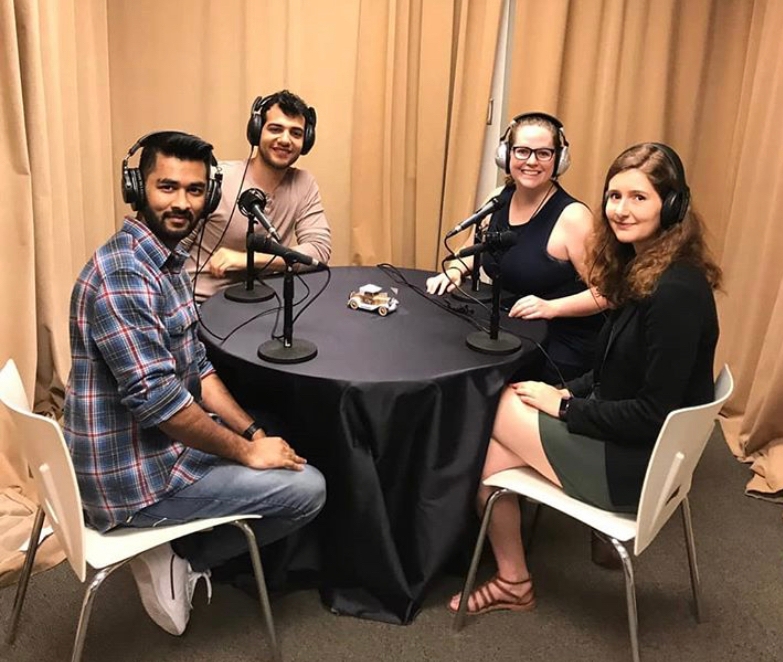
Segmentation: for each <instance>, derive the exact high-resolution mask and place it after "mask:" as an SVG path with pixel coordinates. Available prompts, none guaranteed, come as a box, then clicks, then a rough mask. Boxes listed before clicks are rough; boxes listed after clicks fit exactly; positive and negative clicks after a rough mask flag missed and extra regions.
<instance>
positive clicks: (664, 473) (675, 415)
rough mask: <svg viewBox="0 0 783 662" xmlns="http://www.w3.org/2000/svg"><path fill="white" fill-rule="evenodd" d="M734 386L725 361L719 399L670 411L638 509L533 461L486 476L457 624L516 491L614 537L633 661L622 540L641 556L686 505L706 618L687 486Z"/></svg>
mask: <svg viewBox="0 0 783 662" xmlns="http://www.w3.org/2000/svg"><path fill="white" fill-rule="evenodd" d="M733 389H734V380H733V378H732V376H731V371H730V370H729V368H728V366H724V367H723V370H721V373H720V375H719V376H718V380H717V382H716V384H715V400H713V401H712V402H710V403H708V404H705V405H700V406H698V407H687V408H684V409H678V410H676V411H673V412H671V413H670V414H669V415H668V416H667V417H666V420H665V421H664V424H663V427H662V428H661V432H660V434H659V435H658V440H657V441H656V442H655V447H654V449H653V452H652V456H651V458H650V463H649V465H648V466H647V474H646V475H645V478H644V484H643V486H642V494H641V498H640V501H639V510H638V511H637V514H636V515H633V514H622V513H614V512H611V511H607V510H601V509H600V508H596V507H594V506H591V505H588V504H586V503H584V502H582V501H579V500H577V499H574V498H572V497H570V496H567V495H566V494H565V493H564V492H563V490H562V489H561V488H559V487H557V486H556V485H554V484H553V483H551V482H549V481H548V480H547V479H546V478H544V477H543V476H541V474H539V473H537V472H536V471H534V470H532V469H530V468H528V467H521V468H517V469H507V470H506V471H501V472H499V473H496V474H494V475H492V476H489V477H488V478H487V479H485V480H484V485H487V486H489V487H495V488H497V491H495V492H493V493H492V495H491V496H490V497H489V499H488V500H487V505H486V508H485V510H484V517H483V520H482V522H481V529H480V531H479V536H478V540H477V541H476V548H475V551H474V554H473V560H472V562H471V565H470V570H469V571H468V577H467V579H466V581H465V586H464V588H463V591H462V597H461V598H460V605H459V610H458V612H457V615H456V616H455V618H454V629H455V630H459V629H460V628H461V627H462V624H463V622H464V619H465V612H466V610H467V605H468V597H469V596H470V593H471V592H472V590H473V584H474V582H475V579H476V570H477V568H478V563H479V558H480V557H481V550H482V547H483V545H484V538H485V536H486V533H487V526H488V524H489V521H490V517H491V515H492V508H493V506H494V504H495V502H496V501H497V500H498V499H499V498H500V497H502V496H504V495H506V494H512V493H514V494H518V495H520V496H523V497H526V498H529V499H532V500H534V501H537V502H538V503H540V504H543V505H547V506H550V507H552V508H555V509H556V510H559V511H560V512H562V513H565V514H566V515H569V516H570V517H573V518H574V519H577V520H579V521H580V522H583V523H584V524H587V526H589V527H591V528H592V529H594V530H595V531H597V532H598V533H599V534H602V535H603V536H605V537H606V538H608V539H609V540H610V541H611V543H612V545H613V546H614V548H615V549H616V550H617V552H618V554H619V555H620V558H621V559H622V562H623V571H624V573H625V593H626V601H627V603H628V627H629V630H630V634H631V649H632V652H633V660H634V662H639V659H640V658H639V639H638V618H637V613H636V586H635V584H634V576H633V567H632V565H631V558H630V556H629V555H628V551H627V550H626V548H625V547H624V546H623V545H622V544H621V543H623V542H627V541H629V540H634V554H635V555H636V556H639V554H641V553H642V552H643V551H644V550H645V549H646V548H647V546H648V545H649V544H650V543H651V542H652V541H653V540H654V539H655V536H657V535H658V532H659V531H660V530H661V528H662V527H663V525H664V524H665V523H666V522H667V521H668V520H669V518H670V517H671V515H672V513H674V511H675V510H676V509H677V507H678V506H680V505H681V506H682V510H681V512H682V522H683V527H684V530H685V539H686V548H687V550H688V564H689V566H690V572H691V589H692V591H693V599H694V603H695V611H696V620H697V621H698V622H701V616H702V611H701V586H700V583H699V570H698V567H697V565H696V548H695V545H694V541H693V528H692V525H691V511H690V505H689V503H688V492H690V489H691V479H692V477H693V471H694V470H695V468H696V464H697V463H698V461H699V458H700V457H701V455H702V453H703V452H704V447H705V446H706V445H707V440H708V439H709V438H710V435H711V434H712V431H713V428H714V426H715V419H716V418H717V416H718V413H719V412H720V409H721V407H722V406H723V404H724V403H725V402H726V400H727V399H728V398H729V396H730V395H731V392H732V390H733Z"/></svg>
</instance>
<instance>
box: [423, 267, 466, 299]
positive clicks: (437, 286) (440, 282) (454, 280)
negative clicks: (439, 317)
mask: <svg viewBox="0 0 783 662" xmlns="http://www.w3.org/2000/svg"><path fill="white" fill-rule="evenodd" d="M460 283H462V270H461V269H459V268H457V267H449V268H448V269H446V273H442V274H438V275H437V276H432V277H431V278H428V279H427V294H438V295H441V294H445V293H446V292H451V291H452V290H453V289H454V288H455V287H457V285H459V284H460Z"/></svg>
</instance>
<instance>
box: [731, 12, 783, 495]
mask: <svg viewBox="0 0 783 662" xmlns="http://www.w3.org/2000/svg"><path fill="white" fill-rule="evenodd" d="M781 30H783V6H781V5H780V3H775V2H758V3H756V4H755V5H754V8H753V14H752V22H751V29H750V32H749V40H748V52H749V53H752V54H754V57H752V58H749V59H748V61H747V63H746V67H745V72H746V75H745V80H744V85H743V89H742V95H741V96H740V97H739V100H740V102H739V104H738V113H737V116H736V119H735V121H736V128H735V132H734V140H733V141H732V152H731V158H730V159H728V160H727V161H726V163H727V164H729V163H730V164H731V165H732V166H733V168H732V170H733V173H734V178H735V185H734V187H733V190H732V191H731V198H730V204H729V205H727V208H728V214H727V215H728V220H727V224H726V238H725V246H724V250H723V266H724V269H725V276H726V291H727V293H728V297H727V298H726V301H725V303H724V305H723V306H722V308H721V311H720V312H721V323H722V327H723V340H722V352H721V354H722V356H723V357H725V360H727V361H728V362H729V363H730V364H732V365H733V366H734V369H735V374H736V375H737V381H738V396H737V397H735V398H734V399H733V400H732V403H731V404H732V410H733V411H734V412H735V413H739V414H741V422H740V426H739V433H738V434H737V435H731V436H729V444H730V446H731V448H732V451H733V452H734V453H735V455H736V456H737V457H738V458H739V459H741V460H742V461H745V462H748V463H750V466H751V470H752V477H751V480H750V482H749V483H748V486H747V492H748V493H749V494H751V495H753V496H759V497H764V498H769V499H772V500H777V501H779V502H783V410H781V407H780V403H781V401H783V349H781V348H782V347H783V345H782V344H781V342H780V338H781V337H783V263H782V262H781V260H780V255H781V252H783V232H781V230H780V220H779V218H778V209H779V207H780V205H781V204H783V154H782V153H781V151H780V147H779V144H778V143H779V141H778V140H776V139H775V138H774V137H775V136H777V135H778V133H779V127H780V126H781V123H782V122H783V65H782V64H781V62H782V60H781V50H782V49H781V45H780V34H781Z"/></svg>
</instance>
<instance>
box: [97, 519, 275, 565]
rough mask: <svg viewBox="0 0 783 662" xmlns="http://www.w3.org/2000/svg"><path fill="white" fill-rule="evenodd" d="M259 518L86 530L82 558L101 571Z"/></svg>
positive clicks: (203, 520)
mask: <svg viewBox="0 0 783 662" xmlns="http://www.w3.org/2000/svg"><path fill="white" fill-rule="evenodd" d="M260 517H261V516H260V515H229V516H227V517H213V518H209V519H201V520H195V521H193V522H188V523H187V524H177V525H175V526H161V527H156V528H143V529H136V528H122V529H114V530H112V531H109V532H108V533H99V532H98V531H96V530H95V529H91V528H89V527H85V529H84V543H85V544H84V548H85V558H86V560H87V563H89V564H90V566H91V567H93V568H95V569H96V570H100V569H101V568H106V567H108V566H110V565H114V564H115V563H118V562H120V561H124V560H125V559H129V558H132V557H134V556H136V555H137V554H141V553H142V552H146V551H147V550H149V549H152V548H153V547H157V546H158V545H162V544H163V543H167V542H170V541H172V540H176V539H177V538H181V537H182V536H186V535H189V534H191V533H198V532H199V531H204V530H206V529H211V528H214V527H216V526H220V525H222V524H229V523H230V522H236V521H237V520H247V519H260Z"/></svg>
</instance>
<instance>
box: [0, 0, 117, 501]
mask: <svg viewBox="0 0 783 662" xmlns="http://www.w3.org/2000/svg"><path fill="white" fill-rule="evenodd" d="M0 43H1V44H2V46H1V47H0V48H2V54H3V57H2V62H3V69H2V71H1V72H0V77H1V78H0V82H1V83H2V87H3V97H2V102H1V105H0V108H2V117H3V121H2V125H1V126H0V154H2V157H1V159H2V160H1V161H0V163H1V164H2V165H0V167H1V168H2V176H3V180H4V181H5V182H6V189H5V195H4V200H3V202H4V205H3V207H4V213H3V214H2V215H0V232H1V233H2V236H3V237H4V241H3V242H0V289H2V291H3V297H4V300H3V301H4V305H3V311H4V314H3V315H2V316H0V361H2V362H5V360H6V359H7V358H14V359H15V360H16V362H17V365H18V366H19V369H20V371H21V374H22V377H23V379H24V382H25V386H26V389H27V392H28V394H30V395H32V396H33V402H34V404H35V407H36V410H38V411H57V409H58V408H59V406H60V405H61V402H62V399H61V398H62V390H63V383H64V382H65V380H66V378H67V375H68V370H69V367H70V355H69V349H68V298H69V294H70V289H71V286H72V283H73V280H74V278H75V276H76V273H77V272H78V269H79V268H80V267H81V265H82V264H83V262H84V261H85V259H86V256H87V255H88V254H89V252H91V251H92V250H93V249H94V247H95V246H96V245H97V244H98V243H99V242H100V241H102V239H103V237H105V236H106V234H107V232H109V231H110V230H111V228H112V227H113V223H112V220H111V215H110V212H111V205H112V203H113V196H112V194H111V184H110V182H109V172H110V171H109V167H110V161H109V159H110V143H109V134H108V126H109V103H108V99H109V97H108V87H109V86H108V78H107V76H106V73H107V71H108V67H107V63H108V51H107V39H106V12H105V5H104V3H103V2H100V1H97V0H88V1H87V2H78V3H77V2H76V1H75V0H70V1H63V2H56V1H55V0H37V1H36V0H14V2H9V1H5V2H3V3H1V4H0ZM101 127H103V130H101ZM0 429H2V441H1V442H0V455H1V456H2V465H3V468H2V469H0V487H4V486H10V485H20V486H23V487H25V488H26V489H29V488H30V483H29V480H28V478H27V471H26V469H25V468H24V466H23V462H22V460H21V457H20V453H19V450H18V448H16V447H15V440H14V439H13V438H12V436H11V434H10V431H9V429H8V427H6V426H4V425H3V424H2V423H0Z"/></svg>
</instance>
